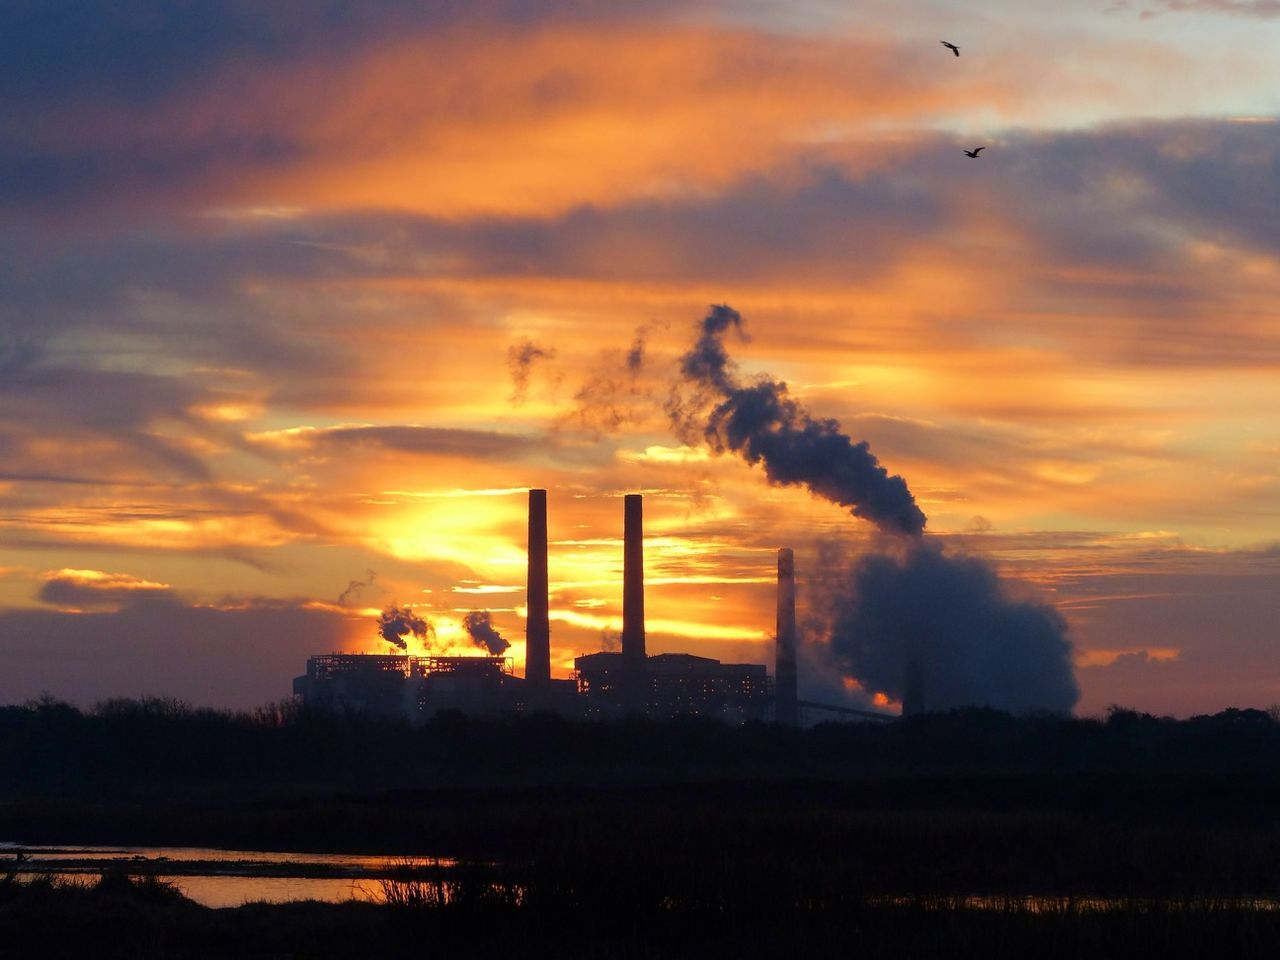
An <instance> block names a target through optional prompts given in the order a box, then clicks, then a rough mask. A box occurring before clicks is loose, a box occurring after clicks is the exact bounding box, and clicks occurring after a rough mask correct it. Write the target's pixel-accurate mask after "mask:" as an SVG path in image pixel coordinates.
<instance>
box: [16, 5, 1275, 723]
mask: <svg viewBox="0 0 1280 960" xmlns="http://www.w3.org/2000/svg"><path fill="white" fill-rule="evenodd" d="M1064 7H1068V8H1069V9H1068V11H1067V12H1064ZM941 39H946V40H950V41H953V42H955V43H957V44H958V45H959V46H960V48H961V53H962V55H961V56H960V57H959V58H956V57H953V56H952V55H951V54H950V53H949V52H948V51H947V50H946V49H945V48H943V47H942V46H941V45H940V43H939V41H940V40H941ZM1277 50H1280V3H1274V2H1268V0H1257V2H1232V0H1199V2H1197V0H1164V2H1161V0H1134V2H1130V3H1126V2H1110V0H1097V2H1091V0H1083V2H1077V3H1073V4H1069V5H1064V4H1062V3H1060V2H1048V0H1016V2H1015V0H990V2H988V3H984V4H980V5H978V4H972V3H961V2H944V0H933V2H924V0H894V2H861V3H859V2H850V0H843V2H839V3H837V2H827V0H792V2H789V3H785V4H784V3H778V2H776V0H771V2H764V0H653V2H648V3H606V2H591V0H469V2H465V3H458V2H444V0H440V2H427V0H421V2H409V0H380V2H362V3H354V2H353V3H343V2H337V0H327V2H322V0H314V2H304V0H273V2H270V3H263V2H260V0H222V2H212V0H191V2H187V3H181V4H179V3H173V2H168V0H130V2H122V3H110V4H109V3H86V2H83V0H29V2H26V0H0V703H5V702H14V701H22V700H25V699H27V698H29V697H34V696H37V695H39V694H40V692H41V691H44V690H48V691H51V692H52V693H54V694H55V695H58V696H62V697H66V698H69V699H73V700H75V701H77V702H81V703H84V704H91V703H92V702H94V701H95V700H96V699H99V698H101V697H106V696H121V695H129V696H137V695H139V694H143V693H148V694H159V695H174V696H179V697H182V698H184V699H187V700H190V701H192V702H194V703H201V704H204V703H209V704H216V705H226V706H236V707H246V706H253V705H257V704H260V703H263V702H265V701H268V700H272V699H278V698H281V697H283V696H285V695H287V693H288V692H289V681H290V678H291V677H292V676H294V675H295V674H298V673H301V672H302V670H303V667H304V665H305V658H306V656H307V655H308V654H311V653H317V652H327V651H330V650H335V649H345V650H370V651H373V650H385V649H386V647H385V645H384V644H380V643H379V642H378V640H377V637H376V634H375V626H374V618H375V617H376V615H377V612H378V610H379V609H380V608H382V607H385V606H386V605H388V604H391V603H396V604H399V605H410V606H412V608H413V609H414V611H415V612H417V613H418V614H420V615H421V616H424V617H426V618H427V619H429V620H431V621H432V622H433V624H434V625H435V627H436V629H437V633H438V638H439V643H440V644H441V646H442V647H444V648H447V649H452V650H454V651H456V652H466V651H468V650H470V649H472V648H470V647H469V646H468V644H467V643H466V641H465V637H464V635H463V632H462V629H461V626H460V620H461V618H462V616H463V615H465V614H466V613H467V612H468V611H470V610H489V611H492V613H493V617H494V623H495V625H496V626H497V627H498V628H499V630H501V631H502V632H503V633H504V635H506V636H507V637H508V639H510V640H512V641H513V647H512V649H511V651H510V653H511V655H512V656H513V657H514V661H515V664H516V667H517V670H518V671H519V670H522V669H523V651H524V643H523V638H524V620H523V613H524V573H525V571H524V559H525V558H524V540H525V506H526V490H527V489H528V488H530V487H545V488H547V489H548V491H549V497H548V500H549V514H550V516H549V522H550V536H551V540H552V543H551V548H550V550H551V581H552V600H551V607H552V657H553V670H554V672H555V673H556V674H557V675H559V676H567V675H568V671H569V670H570V669H571V667H572V659H573V657H574V656H575V655H578V654H582V653H588V652H594V651H596V650H600V649H602V646H607V645H608V644H609V643H610V642H611V636H612V634H611V631H616V630H617V629H618V628H619V626H620V614H621V592H622V584H621V560H622V549H621V535H622V501H621V497H622V495H623V494H624V493H628V492H642V493H644V494H645V508H646V532H647V535H648V540H647V544H646V549H647V561H648V564H647V574H648V582H649V590H648V595H647V602H646V606H647V613H648V617H649V622H648V633H649V650H650V652H664V651H688V652H693V653H700V654H705V655H708V656H715V657H720V658H722V659H730V660H735V661H751V662H764V663H768V664H769V665H770V668H771V669H772V662H773V660H772V645H771V640H770V638H771V632H772V629H773V602H774V593H773V575H774V570H775V562H776V561H775V556H776V550H777V548H778V547H780V546H791V547H793V548H794V549H795V550H796V565H797V573H798V577H799V580H800V603H801V605H802V608H803V607H804V605H805V603H806V600H805V589H806V587H805V580H806V577H807V576H811V575H812V574H813V573H814V568H815V565H816V564H817V557H818V553H819V550H820V547H821V545H822V544H823V543H826V542H830V541H842V542H844V544H845V549H846V550H848V551H855V552H856V551H858V550H863V549H867V548H868V547H869V545H870V543H871V541H872V539H873V537H874V533H873V531H872V530H871V529H870V528H869V526H868V525H867V524H866V523H864V522H862V521H859V520H856V519H854V518H852V517H850V516H849V515H848V514H847V513H846V512H844V511H842V510H841V509H840V508H839V507H836V506H833V505H831V504H829V503H826V502H823V501H821V500H818V499H815V498H814V497H813V496H811V495H810V494H809V493H807V492H805V491H804V490H802V489H799V488H778V487H771V486H769V485H768V483H767V482H766V481H765V478H764V476H763V474H762V472H761V471H760V470H759V469H758V468H752V467H751V466H749V465H747V464H745V463H743V462H741V461H740V460H739V459H737V458H735V457H733V456H719V457H717V456H714V455H713V454H712V453H711V451H709V450H708V449H707V448H706V445H705V444H703V443H700V442H697V441H696V438H693V440H694V442H691V443H686V442H684V440H689V439H690V438H687V437H686V438H684V440H682V439H681V438H679V437H677V435H676V434H675V433H674V432H673V430H672V428H671V426H670V423H669V418H668V416H667V414H666V413H665V411H664V401H665V400H666V398H667V395H668V391H669V389H670V386H671V384H672V381H673V378H674V376H675V371H676V364H677V360H678V358H679V357H680V355H681V354H682V353H683V352H684V351H685V350H686V349H687V348H688V346H689V344H690V343H691V341H692V339H693V337H694V329H695V326H696V325H697V323H698V321H699V319H700V318H701V317H702V316H703V315H704V314H705V313H706V311H707V308H708V305H709V304H717V303H727V304H731V305H732V306H733V307H734V308H735V309H737V310H738V311H740V312H741V313H742V315H743V317H744V318H745V319H746V324H747V330H748V332H749V334H750V340H749V341H747V342H741V343H738V342H735V343H733V344H732V351H733V354H734V356H735V357H736V358H737V360H738V361H739V363H740V364H741V367H742V372H743V375H744V376H746V377H750V376H751V375H754V374H766V373H767V374H769V375H771V376H773V377H775V378H778V379H781V380H785V381H786V382H787V383H788V385H789V387H790V389H791V391H792V393H793V394H794V395H796V396H797V397H799V398H800V399H802V401H803V403H804V404H805V405H806V407H807V408H808V409H809V410H810V412H811V413H813V414H814V415H816V416H823V417H833V418H836V419H838V420H839V421H840V422H841V423H842V425H843V427H844V429H845V430H846V432H848V433H849V434H850V435H851V436H852V437H854V438H855V439H865V440H867V441H868V442H869V443H870V445H871V450H872V451H873V452H874V453H875V454H876V455H877V456H878V457H879V459H880V461H881V462H882V463H883V464H884V465H885V466H886V467H887V468H888V470H889V471H890V472H891V473H894V474H900V475H902V476H903V477H904V478H905V479H906V481H907V482H908V484H909V485H910V487H911V490H912V491H913V492H914V494H915V496H916V498H917V500H918V502H919V504H920V506H921V507H922V508H923V510H924V511H925V512H926V513H927V514H928V517H929V523H928V531H929V533H930V536H932V537H936V538H940V539H942V540H944V541H946V543H947V549H948V550H951V551H956V552H961V551H970V552H973V553H977V554H981V555H983V556H986V557H988V558H990V559H991V560H993V561H994V562H995V563H996V564H997V565H998V566H999V568H1000V570H1001V571H1002V574H1003V575H1004V576H1005V578H1006V579H1007V581H1008V589H1009V590H1010V592H1011V594H1012V595H1014V596H1017V597H1019V598H1034V599H1039V600H1041V601H1044V602H1047V603H1052V604H1053V605H1055V606H1056V607H1057V608H1058V610H1059V611H1060V612H1061V613H1062V614H1063V615H1064V616H1065V617H1066V618H1067V620H1068V622H1069V624H1070V627H1071V638H1072V640H1073V643H1074V645H1075V654H1074V656H1075V663H1076V666H1077V678H1078V681H1079V684H1080V687H1081V691H1082V697H1081V701H1080V704H1079V706H1078V708H1077V712H1079V713H1082V714H1086V715H1088V714H1096V713H1100V712H1102V711H1103V710H1105V708H1106V707H1107V706H1108V705H1109V704H1113V703H1119V704H1124V705H1127V706H1132V707H1136V708H1139V709H1144V710H1151V711H1156V712H1160V713H1172V714H1175V715H1187V714H1192V713H1197V712H1205V711H1213V710H1218V709H1221V708H1223V707H1226V706H1232V705H1236V706H1261V707H1266V706H1269V705H1271V704H1275V703H1280V630H1278V628H1277V624H1278V623H1280V380H1278V379H1277V373H1278V372H1280V122H1278V121H1280V58H1277V56H1276V51H1277ZM982 144H985V145H987V149H986V151H985V152H984V153H983V154H982V156H981V157H980V158H979V159H977V160H971V159H969V158H967V157H965V156H964V154H963V153H962V152H961V149H962V148H972V147H974V146H977V145H982ZM804 613H805V611H804V609H802V610H801V616H802V619H803V618H804ZM809 639H810V640H814V639H819V640H820V639H821V638H814V637H810V638H809ZM838 679H839V678H835V680H834V681H833V678H830V677H813V676H810V677H802V679H801V685H802V690H803V689H805V688H806V687H807V688H808V689H809V690H811V691H816V692H823V693H825V694H826V695H835V694H834V693H832V687H833V686H834V687H835V688H837V689H838V688H839V686H840V684H839V683H838ZM849 686H850V687H851V688H852V684H850V685H849ZM874 692H875V691H872V690H866V691H862V692H859V691H857V690H856V689H850V690H848V691H847V694H848V695H849V696H850V697H853V698H854V699H855V700H858V699H861V698H864V697H869V696H870V695H871V694H873V693H874Z"/></svg>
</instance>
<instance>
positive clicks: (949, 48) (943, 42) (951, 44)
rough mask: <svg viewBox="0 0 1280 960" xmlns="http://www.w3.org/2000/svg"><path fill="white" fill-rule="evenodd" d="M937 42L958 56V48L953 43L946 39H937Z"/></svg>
mask: <svg viewBox="0 0 1280 960" xmlns="http://www.w3.org/2000/svg"><path fill="white" fill-rule="evenodd" d="M938 42H939V43H940V44H942V45H943V46H944V47H946V48H947V49H948V50H950V51H951V52H952V53H954V54H955V55H956V56H957V57H958V56H960V48H959V47H957V46H956V45H955V44H954V43H948V42H947V41H946V40H939V41H938Z"/></svg>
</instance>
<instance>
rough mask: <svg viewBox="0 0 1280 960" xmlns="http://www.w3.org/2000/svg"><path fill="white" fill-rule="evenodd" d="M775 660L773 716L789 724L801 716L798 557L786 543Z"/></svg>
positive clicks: (782, 555) (780, 560)
mask: <svg viewBox="0 0 1280 960" xmlns="http://www.w3.org/2000/svg"><path fill="white" fill-rule="evenodd" d="M776 655H777V657H776V660H775V661H774V668H773V673H774V687H773V691H774V701H773V703H774V708H773V716H774V719H775V720H776V721H777V722H778V723H780V724H784V725H786V726H789V727H793V726H795V725H796V723H798V722H799V720H800V707H799V703H798V700H799V696H798V693H797V689H796V560H795V554H793V553H792V552H791V550H790V549H789V548H787V547H783V548H782V549H781V550H779V551H778V639H777V651H776Z"/></svg>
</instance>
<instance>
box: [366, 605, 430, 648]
mask: <svg viewBox="0 0 1280 960" xmlns="http://www.w3.org/2000/svg"><path fill="white" fill-rule="evenodd" d="M435 632H436V631H435V628H434V627H433V626H431V624H430V622H429V621H427V620H424V619H423V618H422V617H420V616H418V615H417V614H416V613H414V612H413V611H412V610H410V609H409V608H408V607H397V606H395V605H394V604H393V605H391V606H389V607H387V609H385V610H383V611H382V613H381V614H379V615H378V634H379V635H380V636H381V637H382V639H383V640H385V641H387V643H389V644H391V645H392V646H393V647H399V648H400V649H401V650H408V649H409V638H410V637H417V638H418V639H419V640H421V641H424V642H427V641H429V640H431V638H433V637H434V636H435Z"/></svg>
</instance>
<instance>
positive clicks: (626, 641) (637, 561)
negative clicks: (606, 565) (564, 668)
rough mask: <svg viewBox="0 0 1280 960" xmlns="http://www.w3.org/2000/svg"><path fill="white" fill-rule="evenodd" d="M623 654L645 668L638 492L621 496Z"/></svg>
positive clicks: (638, 667) (641, 509)
mask: <svg viewBox="0 0 1280 960" xmlns="http://www.w3.org/2000/svg"><path fill="white" fill-rule="evenodd" d="M623 504H624V510H625V516H624V520H623V534H622V535H623V547H622V656H623V659H624V661H625V662H626V663H627V664H628V666H629V667H631V668H635V669H636V670H637V671H639V670H643V669H644V664H645V659H644V657H645V654H644V507H643V501H642V498H641V496H640V494H638V493H629V494H627V496H626V497H625V499H624V500H623Z"/></svg>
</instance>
